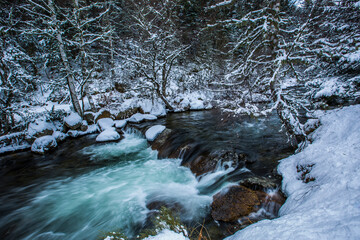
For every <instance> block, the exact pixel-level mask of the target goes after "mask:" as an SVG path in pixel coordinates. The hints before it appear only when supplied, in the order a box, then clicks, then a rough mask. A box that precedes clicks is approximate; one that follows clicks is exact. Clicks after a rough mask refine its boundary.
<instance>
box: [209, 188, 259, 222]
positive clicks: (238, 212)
mask: <svg viewBox="0 0 360 240" xmlns="http://www.w3.org/2000/svg"><path fill="white" fill-rule="evenodd" d="M259 205H260V200H259V198H258V196H257V194H256V193H255V192H254V191H253V190H250V189H248V188H245V187H242V186H232V187H229V188H227V189H224V190H223V191H221V192H219V193H217V194H216V195H214V197H213V202H212V204H211V216H212V217H213V218H214V219H215V220H217V221H224V222H233V221H236V220H238V219H239V218H241V217H244V216H247V215H249V214H250V213H251V212H253V211H255V210H256V209H257V208H258V207H259Z"/></svg>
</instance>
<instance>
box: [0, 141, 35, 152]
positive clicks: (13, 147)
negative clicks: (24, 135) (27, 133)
mask: <svg viewBox="0 0 360 240" xmlns="http://www.w3.org/2000/svg"><path fill="white" fill-rule="evenodd" d="M30 148H31V145H30V144H28V143H24V144H21V145H10V146H5V147H1V148H0V154H5V153H10V152H17V151H22V150H27V149H30Z"/></svg>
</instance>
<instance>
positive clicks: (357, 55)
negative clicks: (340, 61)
mask: <svg viewBox="0 0 360 240" xmlns="http://www.w3.org/2000/svg"><path fill="white" fill-rule="evenodd" d="M343 58H344V60H346V61H348V62H350V63H359V62H360V50H357V51H355V52H352V53H348V54H345V55H344V56H343Z"/></svg>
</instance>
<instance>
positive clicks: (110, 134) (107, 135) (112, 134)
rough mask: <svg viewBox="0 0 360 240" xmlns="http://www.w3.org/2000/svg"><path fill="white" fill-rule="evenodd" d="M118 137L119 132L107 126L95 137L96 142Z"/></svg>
mask: <svg viewBox="0 0 360 240" xmlns="http://www.w3.org/2000/svg"><path fill="white" fill-rule="evenodd" d="M119 139H120V134H119V133H118V132H117V131H116V130H115V128H108V129H106V130H105V131H103V132H101V133H100V134H99V135H98V136H97V137H96V141H97V142H108V141H116V140H119Z"/></svg>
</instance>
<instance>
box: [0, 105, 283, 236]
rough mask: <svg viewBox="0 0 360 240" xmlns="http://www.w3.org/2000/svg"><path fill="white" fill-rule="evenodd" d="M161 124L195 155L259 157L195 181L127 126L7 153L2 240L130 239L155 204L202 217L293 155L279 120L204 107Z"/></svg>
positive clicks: (192, 218)
mask: <svg viewBox="0 0 360 240" xmlns="http://www.w3.org/2000/svg"><path fill="white" fill-rule="evenodd" d="M152 124H155V123H146V124H143V126H142V127H144V126H145V125H152ZM156 124H164V125H166V126H167V127H169V128H171V129H174V130H175V131H176V134H175V135H174V136H175V138H176V139H174V141H173V143H172V144H173V145H174V147H176V145H181V144H182V143H184V142H192V143H196V144H197V145H198V146H199V147H198V148H196V149H197V151H198V152H203V151H208V150H209V149H212V150H214V149H225V148H226V149H229V148H235V149H237V150H238V151H242V152H244V153H246V154H247V155H248V156H249V158H252V159H256V160H257V161H256V162H255V163H253V164H251V165H249V166H242V167H241V168H234V167H231V166H230V167H229V166H226V165H222V166H218V168H217V169H216V171H215V172H213V173H209V174H206V175H205V176H202V177H201V178H196V177H195V176H194V175H193V174H192V173H191V171H190V170H189V169H188V168H186V167H183V166H181V161H182V160H181V159H168V158H164V159H158V158H157V152H156V151H153V150H151V148H150V146H149V144H148V143H147V141H146V140H145V139H144V137H143V136H142V134H140V133H139V132H137V131H134V130H132V129H130V128H129V129H128V130H127V131H126V132H125V134H124V139H122V140H121V141H120V142H116V143H106V144H96V143H95V141H94V139H95V137H96V135H91V136H86V137H83V138H79V139H75V140H74V139H73V140H67V141H66V142H65V143H63V144H62V145H61V146H60V148H59V149H58V150H56V151H55V152H53V153H51V154H47V155H45V156H38V155H33V154H31V153H28V152H25V153H17V154H13V155H8V156H5V157H2V158H0V166H1V176H0V181H1V183H0V189H1V196H0V201H1V206H0V236H2V239H10V240H11V239H31V240H34V239H96V238H97V237H98V236H99V235H100V234H101V232H107V231H114V230H116V229H122V230H123V231H124V232H126V234H128V235H130V236H133V235H134V234H137V233H138V231H139V230H140V229H141V228H142V227H143V226H144V224H145V222H146V219H147V216H148V214H149V212H150V211H151V210H149V209H148V208H147V204H149V203H152V202H165V203H167V204H179V205H181V211H180V213H181V215H180V217H181V219H182V220H183V221H185V222H201V219H203V218H205V217H206V216H207V215H208V213H209V206H210V204H211V201H212V196H213V195H214V194H215V193H217V192H218V191H220V190H221V189H223V188H225V187H227V186H229V185H233V184H235V183H236V181H237V180H239V179H240V178H241V176H242V175H244V174H245V175H246V174H254V173H255V174H258V175H267V174H270V173H271V172H272V170H273V168H274V167H276V164H277V160H278V159H279V158H281V157H282V156H285V155H288V154H289V153H290V150H289V149H290V148H289V143H287V142H286V136H285V135H284V134H283V133H281V132H279V131H278V130H279V126H280V123H279V121H278V120H277V118H276V117H270V118H268V119H260V120H255V119H250V118H241V119H240V118H237V119H229V118H227V119H224V116H222V115H220V114H219V113H217V112H212V111H205V112H191V113H182V114H171V115H169V116H168V117H167V118H164V119H160V120H158V121H157V122H156ZM193 154H195V153H194V152H193Z"/></svg>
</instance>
